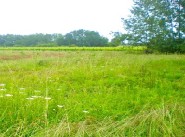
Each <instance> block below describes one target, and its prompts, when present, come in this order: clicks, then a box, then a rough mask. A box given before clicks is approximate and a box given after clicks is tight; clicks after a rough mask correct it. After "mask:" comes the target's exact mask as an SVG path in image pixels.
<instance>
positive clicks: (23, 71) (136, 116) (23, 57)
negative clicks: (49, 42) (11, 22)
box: [0, 49, 185, 137]
mask: <svg viewBox="0 0 185 137" xmlns="http://www.w3.org/2000/svg"><path fill="white" fill-rule="evenodd" d="M184 123H185V55H155V54H151V55H146V54H127V53H126V52H125V51H75V50H74V51H47V50H45V51H39V50H20V49H17V50H10V49H9V50H0V137H30V136H31V137H61V136H70V137H71V136H76V137H83V136H84V137H87V136H91V137H114V136H116V137H118V136H120V137H122V136H123V137H124V136H128V137H183V136H184V135H185V124H184Z"/></svg>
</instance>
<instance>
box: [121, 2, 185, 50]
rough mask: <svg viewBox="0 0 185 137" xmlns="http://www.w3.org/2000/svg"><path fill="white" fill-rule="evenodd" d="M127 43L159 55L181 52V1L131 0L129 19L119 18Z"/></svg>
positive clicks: (184, 15)
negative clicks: (127, 37)
mask: <svg viewBox="0 0 185 137" xmlns="http://www.w3.org/2000/svg"><path fill="white" fill-rule="evenodd" d="M122 20H123V23H124V27H125V29H126V30H127V33H128V34H129V35H130V38H129V43H130V44H145V45H148V47H150V48H151V47H152V48H155V49H157V50H159V51H162V52H181V51H180V49H179V48H180V47H179V45H181V46H183V45H182V44H183V43H184V36H185V25H184V22H185V1H184V0H151V1H148V0H134V6H133V8H132V10H131V16H129V18H127V19H122Z"/></svg>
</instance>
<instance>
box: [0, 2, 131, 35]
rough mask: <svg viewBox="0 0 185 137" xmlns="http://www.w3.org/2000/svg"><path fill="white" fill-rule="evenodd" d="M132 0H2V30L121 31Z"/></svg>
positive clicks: (39, 31) (43, 31)
mask: <svg viewBox="0 0 185 137" xmlns="http://www.w3.org/2000/svg"><path fill="white" fill-rule="evenodd" d="M131 4H132V1H131V0H0V5H1V8H0V17H1V21H0V33H1V34H7V33H13V34H31V33H63V34H65V33H67V32H69V31H72V30H76V29H81V28H82V29H88V30H95V31H98V32H100V34H103V35H106V36H107V35H108V33H109V32H110V31H122V30H123V28H122V27H123V25H122V22H121V17H125V16H127V15H128V13H129V10H128V9H129V8H130V7H131Z"/></svg>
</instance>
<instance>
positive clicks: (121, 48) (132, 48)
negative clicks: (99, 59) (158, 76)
mask: <svg viewBox="0 0 185 137" xmlns="http://www.w3.org/2000/svg"><path fill="white" fill-rule="evenodd" d="M145 49H146V47H144V46H117V47H77V46H76V47H69V46H58V47H57V46H55V47H0V50H41V51H45V50H47V51H48V50H50V51H82V50H83V51H84V50H85V51H132V52H133V51H143V50H145Z"/></svg>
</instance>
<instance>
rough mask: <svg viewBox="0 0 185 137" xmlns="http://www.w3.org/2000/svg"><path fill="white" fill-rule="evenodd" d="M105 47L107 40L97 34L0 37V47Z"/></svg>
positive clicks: (88, 32)
mask: <svg viewBox="0 0 185 137" xmlns="http://www.w3.org/2000/svg"><path fill="white" fill-rule="evenodd" d="M52 45H53V46H56V45H58V46H71V45H73V46H107V45H108V39H107V38H106V37H103V36H101V35H100V34H99V33H98V32H95V31H89V30H83V29H80V30H75V31H71V32H69V33H67V34H65V35H62V34H42V33H39V34H31V35H14V34H6V35H0V46H52Z"/></svg>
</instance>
